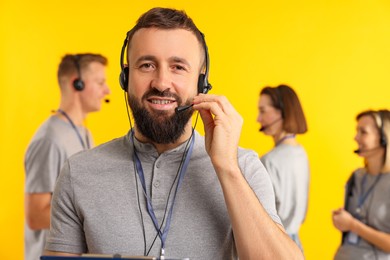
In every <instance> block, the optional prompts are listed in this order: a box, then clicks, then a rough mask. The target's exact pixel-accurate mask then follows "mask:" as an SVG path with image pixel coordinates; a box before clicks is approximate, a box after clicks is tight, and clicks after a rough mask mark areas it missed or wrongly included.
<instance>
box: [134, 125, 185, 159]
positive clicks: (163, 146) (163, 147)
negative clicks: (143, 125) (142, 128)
mask: <svg viewBox="0 0 390 260" xmlns="http://www.w3.org/2000/svg"><path fill="white" fill-rule="evenodd" d="M134 129H135V130H134V136H135V138H137V140H138V141H140V142H142V143H150V144H153V146H154V147H155V148H156V150H157V152H158V154H162V153H164V152H166V151H168V150H171V149H174V148H176V147H178V146H180V145H181V144H183V143H184V142H185V141H187V140H188V139H189V138H190V137H191V135H192V127H191V120H190V121H189V123H188V124H187V125H186V127H185V131H184V134H182V135H181V136H180V137H179V139H177V140H176V141H175V142H174V143H168V144H160V143H156V142H153V141H151V140H150V139H149V138H147V137H145V136H144V135H142V134H141V133H140V132H139V131H138V130H137V126H135V127H134Z"/></svg>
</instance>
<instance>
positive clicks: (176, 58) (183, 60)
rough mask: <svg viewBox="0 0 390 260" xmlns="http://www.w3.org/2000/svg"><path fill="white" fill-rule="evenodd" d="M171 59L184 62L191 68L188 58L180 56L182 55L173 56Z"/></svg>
mask: <svg viewBox="0 0 390 260" xmlns="http://www.w3.org/2000/svg"><path fill="white" fill-rule="evenodd" d="M169 61H173V62H178V63H182V64H185V65H186V66H188V67H190V68H191V65H190V63H189V62H188V61H187V60H186V59H183V58H180V57H177V56H173V57H171V58H169Z"/></svg>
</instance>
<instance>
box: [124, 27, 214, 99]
mask: <svg viewBox="0 0 390 260" xmlns="http://www.w3.org/2000/svg"><path fill="white" fill-rule="evenodd" d="M132 30H133V29H132ZM132 30H130V31H128V32H127V33H126V38H125V41H124V42H123V46H122V50H121V57H120V66H121V73H120V75H119V83H120V86H121V88H122V89H123V90H124V91H125V92H127V90H128V89H127V87H128V84H129V78H128V75H129V67H128V66H127V65H125V63H124V61H123V59H124V56H125V51H126V47H127V44H128V41H129V35H130V33H131V32H132ZM199 33H200V35H201V36H202V45H203V48H204V51H205V73H201V74H200V75H199V78H198V93H203V94H206V93H207V92H208V91H209V90H210V89H211V88H212V86H211V84H210V83H209V80H208V78H209V69H210V57H209V51H208V48H207V44H206V40H205V36H204V34H203V33H202V32H201V31H199Z"/></svg>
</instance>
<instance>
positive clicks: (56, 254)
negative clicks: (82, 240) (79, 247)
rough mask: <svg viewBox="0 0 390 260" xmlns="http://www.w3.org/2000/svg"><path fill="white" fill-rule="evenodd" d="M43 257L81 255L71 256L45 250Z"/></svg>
mask: <svg viewBox="0 0 390 260" xmlns="http://www.w3.org/2000/svg"><path fill="white" fill-rule="evenodd" d="M43 255H45V256H47V255H53V256H81V254H69V253H64V252H55V251H48V250H45V252H43Z"/></svg>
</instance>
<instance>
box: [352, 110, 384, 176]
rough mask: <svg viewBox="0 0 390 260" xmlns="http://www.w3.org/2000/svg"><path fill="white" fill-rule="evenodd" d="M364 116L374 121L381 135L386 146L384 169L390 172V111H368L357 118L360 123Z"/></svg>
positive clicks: (381, 140) (382, 142)
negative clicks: (389, 143)
mask: <svg viewBox="0 0 390 260" xmlns="http://www.w3.org/2000/svg"><path fill="white" fill-rule="evenodd" d="M364 116H370V117H371V118H372V119H374V122H375V126H376V128H377V129H378V133H379V135H380V142H381V145H383V144H385V147H384V148H385V155H384V158H383V164H384V165H383V168H384V170H385V171H390V146H389V145H388V142H389V138H390V111H389V110H387V109H381V110H366V111H363V112H361V113H359V114H358V115H357V116H356V120H357V121H358V120H359V119H361V118H362V117H364Z"/></svg>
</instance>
